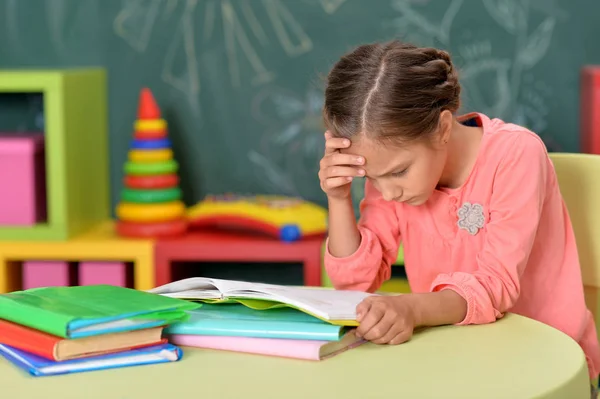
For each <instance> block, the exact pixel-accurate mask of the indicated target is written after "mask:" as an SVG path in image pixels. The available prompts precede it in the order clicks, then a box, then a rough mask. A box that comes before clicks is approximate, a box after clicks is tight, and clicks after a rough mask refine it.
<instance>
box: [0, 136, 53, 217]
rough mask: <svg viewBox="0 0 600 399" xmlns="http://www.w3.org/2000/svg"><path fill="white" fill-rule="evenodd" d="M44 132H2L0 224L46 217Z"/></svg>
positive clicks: (0, 142) (0, 145)
mask: <svg viewBox="0 0 600 399" xmlns="http://www.w3.org/2000/svg"><path fill="white" fill-rule="evenodd" d="M45 170H46V168H45V156H44V135H43V134H40V133H33V134H30V133H27V134H26V133H18V134H8V133H0V193H1V194H0V226H31V225H34V224H37V223H40V222H44V221H45V220H46V173H45Z"/></svg>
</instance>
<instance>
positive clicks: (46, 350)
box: [0, 319, 167, 361]
mask: <svg viewBox="0 0 600 399" xmlns="http://www.w3.org/2000/svg"><path fill="white" fill-rule="evenodd" d="M162 330H163V327H162V326H161V327H155V328H149V329H144V330H136V331H126V332H121V333H113V334H105V335H97V336H93V337H85V338H77V339H65V338H62V337H57V336H54V335H50V334H47V333H45V332H42V331H38V330H35V329H33V328H29V327H26V326H22V325H20V324H16V323H12V322H10V321H7V320H2V319H0V344H4V345H9V346H12V347H14V348H17V349H21V350H24V351H26V352H29V353H32V354H34V355H38V356H41V357H43V358H46V359H49V360H54V361H62V360H68V359H75V358H80V357H90V356H96V355H102V354H106V353H110V352H119V351H125V350H130V349H134V348H139V347H144V346H150V345H158V344H161V343H166V342H167V339H163V338H162Z"/></svg>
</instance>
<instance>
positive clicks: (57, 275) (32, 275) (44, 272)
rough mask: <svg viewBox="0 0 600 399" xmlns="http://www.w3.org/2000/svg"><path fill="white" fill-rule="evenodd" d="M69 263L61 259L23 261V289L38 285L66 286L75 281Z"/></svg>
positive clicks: (73, 272) (72, 269)
mask: <svg viewBox="0 0 600 399" xmlns="http://www.w3.org/2000/svg"><path fill="white" fill-rule="evenodd" d="M74 280H75V271H74V268H73V267H72V265H71V264H69V263H68V262H63V261H26V262H23V289H25V290H26V289H29V288H38V287H68V286H71V285H73V283H74V282H75V281H74Z"/></svg>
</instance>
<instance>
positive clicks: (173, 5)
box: [165, 0, 179, 16]
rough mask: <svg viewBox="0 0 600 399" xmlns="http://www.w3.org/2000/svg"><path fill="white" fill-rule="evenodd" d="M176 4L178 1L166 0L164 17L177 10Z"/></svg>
mask: <svg viewBox="0 0 600 399" xmlns="http://www.w3.org/2000/svg"><path fill="white" fill-rule="evenodd" d="M178 4H179V0H167V9H166V13H165V15H167V16H168V15H171V14H172V13H173V12H174V11H175V9H176V8H177V5H178Z"/></svg>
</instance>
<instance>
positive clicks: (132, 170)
mask: <svg viewBox="0 0 600 399" xmlns="http://www.w3.org/2000/svg"><path fill="white" fill-rule="evenodd" d="M178 167H179V165H178V164H177V161H175V160H174V159H169V160H168V161H162V162H133V161H127V162H125V166H124V170H125V173H126V174H128V175H165V174H169V173H175V172H176V171H177V168H178Z"/></svg>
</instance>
